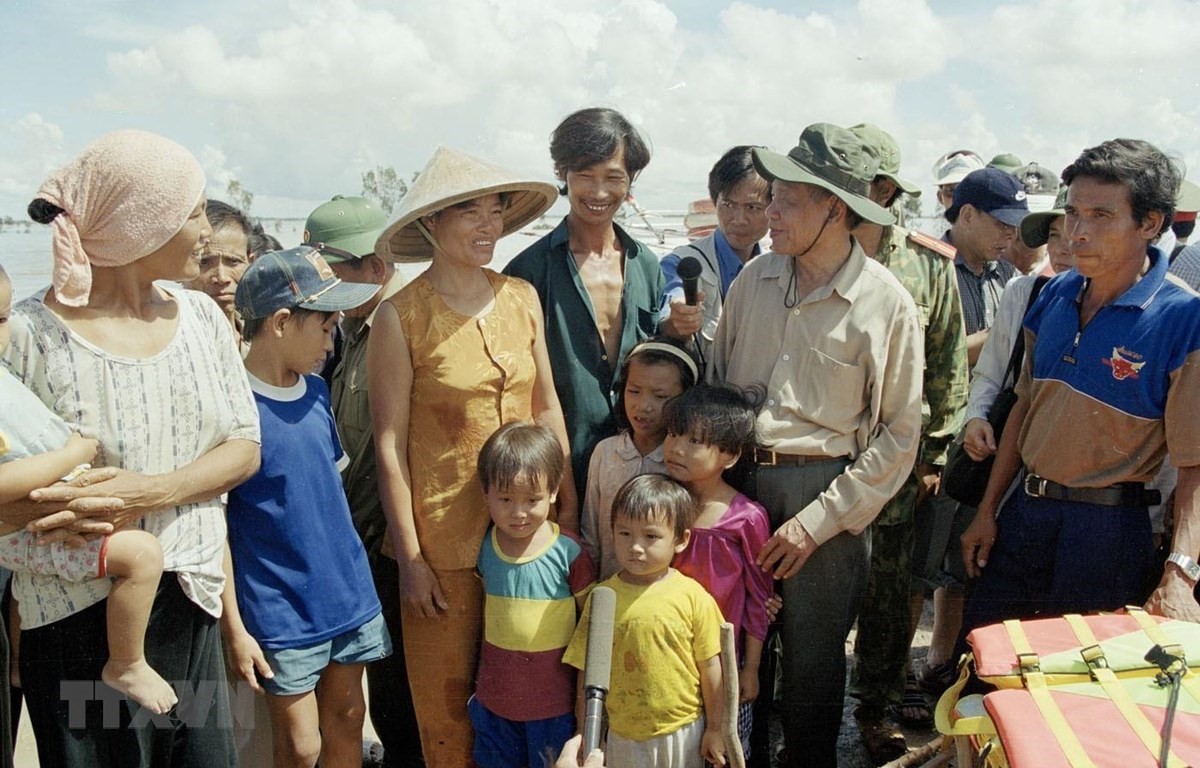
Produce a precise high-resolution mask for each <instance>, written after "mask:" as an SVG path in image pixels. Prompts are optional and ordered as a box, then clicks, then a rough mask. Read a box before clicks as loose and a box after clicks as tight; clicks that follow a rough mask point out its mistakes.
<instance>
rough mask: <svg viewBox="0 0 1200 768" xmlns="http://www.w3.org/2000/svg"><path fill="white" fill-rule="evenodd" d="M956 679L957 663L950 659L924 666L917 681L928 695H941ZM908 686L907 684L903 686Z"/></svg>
mask: <svg viewBox="0 0 1200 768" xmlns="http://www.w3.org/2000/svg"><path fill="white" fill-rule="evenodd" d="M957 679H958V665H957V664H955V663H954V662H952V661H943V662H942V663H941V664H935V665H933V666H932V667H931V666H929V665H926V666H925V669H923V670H922V671H921V677H920V679H919V681H918V682H919V683H920V685H921V690H922V691H925V693H928V694H929V695H930V696H941V695H942V694H943V693H945V692H946V689H948V688H949V687H950V686H952V685H954V681H955V680H957ZM905 687H906V688H907V687H908V686H907V685H906V686H905Z"/></svg>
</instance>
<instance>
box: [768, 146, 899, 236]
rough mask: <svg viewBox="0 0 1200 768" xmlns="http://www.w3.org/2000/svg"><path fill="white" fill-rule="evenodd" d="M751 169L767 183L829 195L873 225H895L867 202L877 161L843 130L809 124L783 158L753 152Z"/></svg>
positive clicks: (877, 206) (877, 171)
mask: <svg viewBox="0 0 1200 768" xmlns="http://www.w3.org/2000/svg"><path fill="white" fill-rule="evenodd" d="M753 152H754V167H755V169H757V170H758V173H759V175H761V176H762V177H763V178H764V179H766V180H768V181H772V180H775V179H778V180H780V181H790V182H793V183H797V184H812V185H813V186H814V187H820V188H821V189H824V190H826V191H828V192H831V193H833V194H834V195H836V196H837V198H838V199H839V200H841V201H842V202H843V203H845V204H846V205H847V206H848V207H849V208H850V210H852V211H854V212H855V213H857V214H858V215H859V216H861V217H863V218H864V219H866V220H867V221H869V222H872V223H874V224H883V225H888V224H895V223H896V218H895V217H894V216H892V214H891V213H889V212H888V210H887V209H886V208H883V207H881V206H880V205H878V204H876V203H874V202H872V201H871V200H870V199H868V198H867V192H868V191H869V190H870V188H871V182H872V181H874V180H875V177H876V176H877V175H878V173H879V161H878V160H876V159H875V158H874V157H873V156H872V155H870V154H868V153H867V152H866V150H865V149H864V148H863V142H862V140H861V139H859V138H858V136H856V135H855V134H853V133H852V132H850V131H849V130H848V129H846V128H842V127H841V126H839V125H832V124H830V123H813V124H812V125H810V126H808V127H807V128H805V129H804V132H803V133H801V134H800V142H799V143H798V144H797V145H796V146H794V147H792V149H791V151H789V152H788V153H787V154H786V155H781V154H779V153H778V152H772V151H771V150H769V149H763V148H761V147H758V148H755V149H754V151H753Z"/></svg>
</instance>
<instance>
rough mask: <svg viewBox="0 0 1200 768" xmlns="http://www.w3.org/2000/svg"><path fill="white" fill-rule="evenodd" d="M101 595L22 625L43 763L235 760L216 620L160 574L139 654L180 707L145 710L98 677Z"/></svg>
mask: <svg viewBox="0 0 1200 768" xmlns="http://www.w3.org/2000/svg"><path fill="white" fill-rule="evenodd" d="M106 605H107V601H101V602H100V603H97V604H96V605H93V606H90V607H88V608H85V609H84V610H82V611H79V612H78V613H75V614H72V615H71V616H68V617H67V618H65V619H62V620H61V621H56V622H54V623H53V624H48V625H46V626H44V627H38V628H37V629H27V630H23V631H22V632H21V659H20V664H21V680H22V684H23V685H24V691H25V703H26V707H27V708H28V710H29V719H30V724H31V725H32V726H33V732H34V736H35V737H36V738H37V746H38V760H39V761H40V763H41V764H42V765H44V766H59V765H61V766H71V767H72V768H93V767H94V768H218V767H220V768H224V767H227V766H228V767H232V766H236V765H237V757H236V755H235V753H234V748H233V731H232V717H231V714H230V707H229V689H228V685H229V683H228V682H227V680H226V675H225V664H224V661H223V658H222V649H221V631H220V627H219V625H218V621H217V619H214V618H212V617H211V616H209V615H208V614H207V613H205V612H204V611H202V610H201V609H200V608H199V607H198V606H197V605H196V604H195V603H193V602H192V601H191V600H189V599H188V598H187V597H186V596H185V595H184V594H183V590H182V589H181V588H180V586H179V580H178V578H177V577H176V576H175V574H174V573H171V572H167V573H164V574H163V578H162V582H161V583H160V584H159V587H158V594H157V596H156V597H155V599H154V608H153V610H152V612H151V614H150V626H149V629H148V630H147V632H146V659H147V660H148V661H149V662H150V666H152V667H154V669H155V670H156V671H157V672H158V673H159V674H160V675H162V676H163V677H164V678H165V679H166V680H167V681H169V682H170V683H171V684H172V685H173V686H175V690H176V693H177V694H178V695H179V699H180V701H179V704H178V705H177V706H176V707H175V709H173V710H172V711H171V712H169V713H168V714H166V715H157V716H151V715H150V713H149V710H144V709H142V708H141V707H138V706H137V705H136V704H133V703H131V702H129V701H126V700H124V698H123V697H121V696H120V694H118V693H116V691H114V690H112V689H111V688H109V687H108V686H106V685H104V684H103V683H102V682H100V670H101V669H102V668H103V667H104V663H105V661H107V658H108V639H107V635H106V632H105V618H104V617H105V606H106Z"/></svg>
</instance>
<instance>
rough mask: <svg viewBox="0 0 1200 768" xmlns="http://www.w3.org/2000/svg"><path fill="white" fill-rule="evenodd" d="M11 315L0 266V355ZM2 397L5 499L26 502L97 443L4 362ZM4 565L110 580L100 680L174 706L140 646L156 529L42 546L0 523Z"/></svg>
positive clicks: (155, 561)
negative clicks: (104, 659)
mask: <svg viewBox="0 0 1200 768" xmlns="http://www.w3.org/2000/svg"><path fill="white" fill-rule="evenodd" d="M11 313H12V281H11V280H10V279H9V277H8V273H7V272H5V271H4V269H3V268H2V267H0V355H2V354H4V352H5V351H6V350H7V349H8V344H9V338H10V334H9V315H10V314H11ZM0 403H2V404H3V405H2V407H0V504H8V503H10V502H14V501H22V500H25V499H27V498H28V497H29V494H30V493H31V492H32V491H35V490H37V489H38V488H45V487H47V486H50V485H53V484H55V483H57V482H59V481H60V480H69V479H71V477H72V476H75V475H78V474H81V473H82V472H83V471H84V470H87V469H88V462H90V461H91V460H92V459H93V458H95V456H96V447H97V445H98V443H97V441H96V440H94V439H92V438H87V437H83V436H82V435H80V434H78V433H77V432H75V431H74V430H72V429H71V427H70V426H69V425H68V424H67V423H66V422H65V421H63V420H62V419H60V418H59V417H58V416H57V415H55V414H54V413H53V412H52V411H51V410H50V409H49V408H47V407H46V406H45V405H44V404H43V403H42V401H41V400H39V399H38V398H37V395H35V394H33V393H32V392H30V391H29V390H28V389H26V388H25V387H24V385H22V384H21V382H20V381H18V380H17V379H16V377H14V376H13V375H12V374H10V373H9V372H8V371H7V370H6V369H5V368H3V367H0ZM0 566H3V567H5V568H7V569H9V570H10V571H14V572H19V573H32V574H38V575H43V576H57V577H59V578H62V579H66V580H68V581H84V580H86V579H97V578H105V577H107V578H109V579H112V590H111V591H110V592H109V593H108V602H107V603H106V608H105V620H106V622H107V631H108V661H107V662H106V663H105V665H104V669H103V671H102V672H101V678H102V679H103V680H104V682H106V683H108V685H110V686H111V687H113V688H115V689H116V690H118V691H120V692H121V693H123V694H125V695H126V696H128V697H129V698H130V699H133V700H134V701H136V702H137V703H138V704H140V705H142V706H143V707H146V708H147V709H149V710H150V711H152V712H154V713H156V714H162V713H164V712H166V711H167V710H169V709H170V708H171V707H173V706H175V702H176V700H177V699H176V696H175V691H174V690H173V689H172V688H171V686H170V684H169V683H167V681H166V680H163V679H162V677H161V676H160V675H159V674H158V673H157V672H155V671H154V669H153V668H152V667H151V666H150V665H149V664H148V663H147V662H146V654H145V650H144V648H143V643H144V641H145V639H146V626H147V624H149V623H150V609H151V607H152V606H153V604H154V596H155V594H156V593H157V591H158V581H159V579H160V578H161V577H162V571H163V553H162V547H160V546H159V544H158V539H157V538H155V537H154V535H153V534H151V533H148V532H147V531H143V530H139V529H137V528H125V529H123V530H120V531H116V532H114V533H111V534H109V535H107V536H95V537H92V538H90V539H88V541H87V542H86V543H85V544H84V545H83V546H81V547H73V546H69V545H67V544H66V543H64V542H55V543H53V544H42V543H40V541H39V540H38V537H37V535H36V534H34V533H30V532H28V531H26V530H23V529H22V528H20V527H19V526H16V525H8V524H0ZM18 629H19V628H18ZM13 637H14V638H18V637H19V631H14V633H13ZM15 655H16V646H14V656H15ZM15 666H16V665H15V664H14V668H15ZM15 683H16V680H15V679H14V684H15Z"/></svg>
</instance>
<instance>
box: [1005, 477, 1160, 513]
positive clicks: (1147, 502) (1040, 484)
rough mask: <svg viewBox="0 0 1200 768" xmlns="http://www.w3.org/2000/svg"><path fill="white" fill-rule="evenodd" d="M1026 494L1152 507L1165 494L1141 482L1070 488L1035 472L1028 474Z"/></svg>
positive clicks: (1055, 498) (1043, 497)
mask: <svg viewBox="0 0 1200 768" xmlns="http://www.w3.org/2000/svg"><path fill="white" fill-rule="evenodd" d="M1025 495H1026V496H1032V497H1034V498H1035V499H1054V500H1056V501H1078V502H1082V503H1084V504H1098V505H1100V506H1102V507H1152V506H1154V505H1155V504H1160V503H1162V494H1161V493H1159V492H1158V491H1156V490H1154V489H1153V488H1146V486H1144V485H1142V484H1141V483H1118V484H1116V485H1110V486H1108V487H1106V488H1068V487H1067V486H1065V485H1060V484H1058V483H1056V482H1054V481H1053V480H1047V479H1046V478H1044V477H1039V476H1038V475H1035V474H1033V473H1028V474H1026V475H1025Z"/></svg>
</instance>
